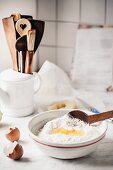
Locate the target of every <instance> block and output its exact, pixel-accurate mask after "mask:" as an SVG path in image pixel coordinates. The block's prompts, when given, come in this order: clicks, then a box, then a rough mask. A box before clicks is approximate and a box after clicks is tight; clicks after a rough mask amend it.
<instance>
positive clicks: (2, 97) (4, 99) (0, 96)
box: [0, 88, 9, 103]
mask: <svg viewBox="0 0 113 170" xmlns="http://www.w3.org/2000/svg"><path fill="white" fill-rule="evenodd" d="M8 102H9V95H8V93H7V92H5V91H4V90H2V89H1V88H0V103H8Z"/></svg>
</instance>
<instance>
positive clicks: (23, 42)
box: [15, 35, 27, 73]
mask: <svg viewBox="0 0 113 170" xmlns="http://www.w3.org/2000/svg"><path fill="white" fill-rule="evenodd" d="M15 47H16V49H17V51H18V52H19V55H18V71H20V72H21V73H24V72H25V59H26V50H27V36H26V35H24V36H23V37H19V38H18V39H17V40H16V44H15Z"/></svg>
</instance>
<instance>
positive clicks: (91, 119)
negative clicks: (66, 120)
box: [68, 110, 113, 124]
mask: <svg viewBox="0 0 113 170" xmlns="http://www.w3.org/2000/svg"><path fill="white" fill-rule="evenodd" d="M68 115H69V116H70V117H71V118H77V119H80V120H82V121H84V122H85V123H89V124H91V123H95V122H99V121H102V120H105V119H109V118H113V110H111V111H108V112H103V113H99V114H95V115H87V114H86V113H85V112H83V111H80V110H74V111H71V112H69V113H68Z"/></svg>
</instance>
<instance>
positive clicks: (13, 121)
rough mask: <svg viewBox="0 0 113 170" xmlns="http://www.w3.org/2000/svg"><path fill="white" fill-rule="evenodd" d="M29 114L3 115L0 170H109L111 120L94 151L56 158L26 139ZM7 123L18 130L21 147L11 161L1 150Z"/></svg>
mask: <svg viewBox="0 0 113 170" xmlns="http://www.w3.org/2000/svg"><path fill="white" fill-rule="evenodd" d="M32 116H34V115H31V116H28V117H23V118H11V117H5V116H3V119H2V122H1V123H0V170H9V169H10V170H21V169H22V170H85V169H86V170H94V169H95V170H113V123H111V122H109V123H108V130H107V134H106V137H105V139H104V140H103V141H102V143H101V144H100V145H99V147H98V148H97V150H96V151H95V152H94V153H92V154H90V155H88V156H86V157H83V158H78V159H73V160H60V159H55V158H51V157H49V156H46V155H45V154H44V153H42V152H41V151H40V150H39V149H38V148H37V147H36V146H35V144H34V143H33V142H32V140H31V139H30V137H29V135H28V131H27V124H28V120H29V119H30V118H31V117H32ZM11 126H16V127H18V128H19V129H20V131H21V138H20V141H19V142H20V144H21V145H22V146H23V148H24V155H23V157H22V158H21V160H19V161H13V160H11V159H9V158H8V157H6V156H5V155H4V153H3V148H4V146H5V145H7V144H8V140H7V139H6V137H5V133H6V131H7V129H8V128H9V127H11Z"/></svg>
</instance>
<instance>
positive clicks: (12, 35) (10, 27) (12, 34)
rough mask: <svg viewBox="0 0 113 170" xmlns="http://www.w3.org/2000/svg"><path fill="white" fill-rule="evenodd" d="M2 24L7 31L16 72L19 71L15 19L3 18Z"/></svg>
mask: <svg viewBox="0 0 113 170" xmlns="http://www.w3.org/2000/svg"><path fill="white" fill-rule="evenodd" d="M2 22H3V26H4V31H5V35H6V39H7V43H8V47H9V50H10V53H11V57H12V61H13V69H14V70H15V71H18V65H17V51H16V48H15V43H16V31H15V27H14V21H13V17H9V18H3V19H2Z"/></svg>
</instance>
